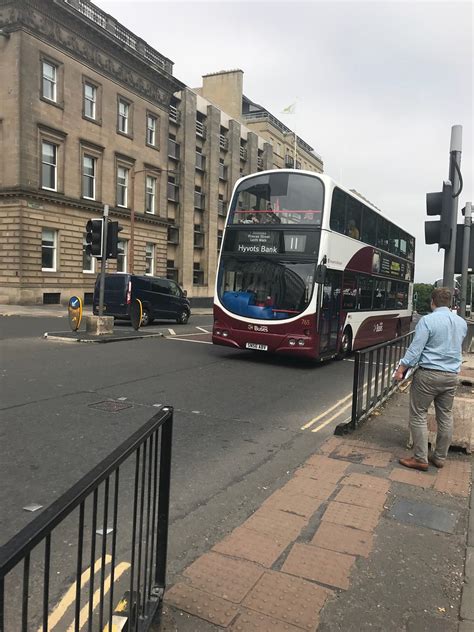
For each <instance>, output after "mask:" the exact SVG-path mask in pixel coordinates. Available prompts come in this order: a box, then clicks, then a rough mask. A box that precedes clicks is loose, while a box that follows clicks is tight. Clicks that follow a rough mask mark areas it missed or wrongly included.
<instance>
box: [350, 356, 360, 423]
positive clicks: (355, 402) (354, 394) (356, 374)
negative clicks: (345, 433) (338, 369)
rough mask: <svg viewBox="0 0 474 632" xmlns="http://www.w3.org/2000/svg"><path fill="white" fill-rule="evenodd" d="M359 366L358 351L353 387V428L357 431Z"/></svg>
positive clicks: (355, 359)
mask: <svg viewBox="0 0 474 632" xmlns="http://www.w3.org/2000/svg"><path fill="white" fill-rule="evenodd" d="M359 365H360V351H356V353H355V358H354V381H353V386H352V415H351V426H352V429H353V430H355V429H356V428H357V400H358V396H359Z"/></svg>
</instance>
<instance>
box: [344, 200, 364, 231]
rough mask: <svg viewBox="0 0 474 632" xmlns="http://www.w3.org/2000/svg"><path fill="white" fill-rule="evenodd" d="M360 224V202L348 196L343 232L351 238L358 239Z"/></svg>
mask: <svg viewBox="0 0 474 632" xmlns="http://www.w3.org/2000/svg"><path fill="white" fill-rule="evenodd" d="M361 225H362V204H361V203H360V202H359V201H358V200H354V198H352V197H349V198H348V199H347V216H346V230H345V234H346V235H348V236H349V237H352V239H360V229H361Z"/></svg>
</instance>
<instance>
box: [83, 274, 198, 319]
mask: <svg viewBox="0 0 474 632" xmlns="http://www.w3.org/2000/svg"><path fill="white" fill-rule="evenodd" d="M99 288H100V275H99V276H98V277H97V280H96V282H95V288H94V298H93V303H92V311H93V313H94V314H98V313H99ZM136 298H138V299H140V301H141V303H142V307H143V317H142V325H144V326H146V325H151V323H152V322H153V320H154V319H155V318H159V319H170V320H175V321H176V322H177V323H179V324H180V325H184V324H186V323H187V322H188V320H189V317H190V316H191V307H190V303H189V300H188V299H187V298H186V291H185V290H182V289H181V288H180V287H179V285H178V284H177V283H175V282H174V281H170V280H169V279H164V278H162V277H152V276H138V275H135V274H120V273H117V274H106V275H105V290H104V315H106V316H113V317H114V318H116V319H120V320H130V306H131V304H132V302H133V301H134V299H136Z"/></svg>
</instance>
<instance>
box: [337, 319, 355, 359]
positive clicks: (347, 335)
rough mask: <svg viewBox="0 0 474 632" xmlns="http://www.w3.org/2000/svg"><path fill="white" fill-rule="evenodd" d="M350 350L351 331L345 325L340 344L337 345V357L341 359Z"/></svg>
mask: <svg viewBox="0 0 474 632" xmlns="http://www.w3.org/2000/svg"><path fill="white" fill-rule="evenodd" d="M351 351H352V331H351V328H350V327H346V328H345V329H344V333H343V334H342V338H341V344H340V346H339V352H338V354H337V356H336V357H337V359H338V360H342V359H343V358H345V357H346V356H348V355H349V354H350V352H351Z"/></svg>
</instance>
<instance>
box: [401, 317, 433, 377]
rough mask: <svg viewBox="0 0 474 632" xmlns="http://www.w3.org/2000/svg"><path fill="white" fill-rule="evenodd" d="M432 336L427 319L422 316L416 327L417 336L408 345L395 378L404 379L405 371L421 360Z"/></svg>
mask: <svg viewBox="0 0 474 632" xmlns="http://www.w3.org/2000/svg"><path fill="white" fill-rule="evenodd" d="M429 337H430V330H429V329H428V326H427V325H426V322H425V319H424V318H422V319H421V320H420V322H419V323H418V324H417V326H416V329H415V336H414V338H413V340H412V343H411V345H410V346H409V347H408V349H407V351H406V353H405V355H404V356H403V358H402V359H401V360H400V364H399V366H398V369H397V370H396V372H395V374H394V376H393V379H394V380H396V381H397V382H399V381H400V380H402V379H403V376H404V374H405V371H406V370H407V369H408V367H410V366H415V365H416V364H418V362H419V361H420V356H421V354H422V351H423V349H424V348H425V345H426V343H427V342H428V338H429Z"/></svg>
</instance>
